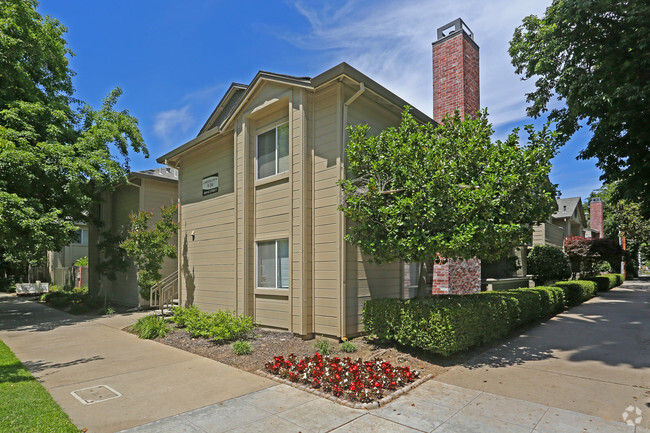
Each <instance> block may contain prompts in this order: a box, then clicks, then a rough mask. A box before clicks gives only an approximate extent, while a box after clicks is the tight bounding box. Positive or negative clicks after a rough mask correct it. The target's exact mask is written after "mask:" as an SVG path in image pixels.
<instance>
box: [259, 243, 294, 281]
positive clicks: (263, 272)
mask: <svg viewBox="0 0 650 433" xmlns="http://www.w3.org/2000/svg"><path fill="white" fill-rule="evenodd" d="M257 287H263V288H271V289H282V288H288V287H289V240H288V239H280V240H275V241H265V242H258V243H257Z"/></svg>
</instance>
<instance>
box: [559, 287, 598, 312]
mask: <svg viewBox="0 0 650 433" xmlns="http://www.w3.org/2000/svg"><path fill="white" fill-rule="evenodd" d="M555 285H556V286H557V287H560V288H561V289H562V290H564V300H565V304H566V306H567V307H573V306H575V305H580V304H582V303H583V302H584V301H586V300H587V299H591V298H593V297H594V296H596V293H597V291H596V283H594V282H593V281H586V280H572V281H558V282H557V283H555Z"/></svg>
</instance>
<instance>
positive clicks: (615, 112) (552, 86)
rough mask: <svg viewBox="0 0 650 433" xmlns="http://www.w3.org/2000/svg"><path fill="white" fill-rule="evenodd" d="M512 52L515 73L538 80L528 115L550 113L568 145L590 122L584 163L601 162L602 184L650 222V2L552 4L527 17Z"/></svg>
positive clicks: (557, 0)
mask: <svg viewBox="0 0 650 433" xmlns="http://www.w3.org/2000/svg"><path fill="white" fill-rule="evenodd" d="M509 52H510V56H511V57H512V64H513V65H514V66H515V67H516V72H517V73H518V74H520V75H522V77H523V79H530V78H535V79H536V81H535V85H536V89H535V91H534V92H531V93H529V94H527V99H528V102H529V103H531V105H530V106H529V107H528V114H529V115H530V116H534V117H538V116H540V115H541V114H542V113H544V112H545V111H547V110H549V109H550V114H549V119H551V120H553V121H556V122H557V129H558V131H560V132H561V133H562V134H563V138H564V140H568V139H569V138H570V137H571V136H572V135H573V134H574V133H575V132H576V131H577V130H578V129H579V128H580V127H581V125H582V124H584V123H586V125H588V126H589V127H590V129H591V130H592V131H593V137H592V138H591V140H590V141H589V143H588V145H587V146H586V148H585V149H584V150H583V151H582V152H581V153H580V156H579V157H580V158H583V159H588V158H592V157H596V158H598V163H597V165H598V167H600V168H601V169H602V170H603V172H604V174H603V176H602V179H603V180H605V181H606V182H610V183H611V182H614V181H618V182H620V186H621V188H619V189H617V193H618V194H620V196H621V197H623V198H627V199H633V200H635V201H636V200H638V201H639V203H640V204H641V205H642V207H641V210H642V212H643V213H644V214H645V215H646V216H650V194H648V184H649V182H650V169H648V167H650V129H649V128H648V125H647V124H648V119H650V3H649V2H648V1H646V0H609V1H603V0H554V1H553V3H552V4H551V6H550V7H549V8H547V9H546V13H545V14H544V16H542V17H537V16H535V15H530V16H528V17H526V18H524V20H523V24H522V25H521V26H519V27H517V29H516V30H515V32H514V36H513V38H512V40H511V42H510V50H509ZM554 96H557V99H558V100H559V101H561V102H562V104H560V105H559V106H558V105H557V104H556V102H551V100H552V98H553V97H554Z"/></svg>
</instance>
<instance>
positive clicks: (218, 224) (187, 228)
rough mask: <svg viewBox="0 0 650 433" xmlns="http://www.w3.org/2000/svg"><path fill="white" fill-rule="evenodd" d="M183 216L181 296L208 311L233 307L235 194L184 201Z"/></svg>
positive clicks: (189, 302) (234, 300)
mask: <svg viewBox="0 0 650 433" xmlns="http://www.w3.org/2000/svg"><path fill="white" fill-rule="evenodd" d="M182 218H183V221H182V239H183V261H182V273H183V299H184V300H185V301H186V302H187V303H188V304H194V305H197V306H198V307H199V308H201V309H202V310H205V311H209V312H214V311H217V310H231V311H234V310H235V307H236V293H235V287H236V286H235V284H236V272H235V260H236V256H235V253H236V245H235V197H234V195H233V194H229V195H224V196H221V197H214V198H210V199H206V200H203V201H200V202H197V203H193V204H187V205H183V207H182ZM192 233H193V234H194V239H192Z"/></svg>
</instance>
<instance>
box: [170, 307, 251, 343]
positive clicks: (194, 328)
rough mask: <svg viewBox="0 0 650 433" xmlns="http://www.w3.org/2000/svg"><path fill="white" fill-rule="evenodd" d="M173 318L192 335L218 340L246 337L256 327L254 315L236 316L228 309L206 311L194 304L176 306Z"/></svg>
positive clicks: (173, 320)
mask: <svg viewBox="0 0 650 433" xmlns="http://www.w3.org/2000/svg"><path fill="white" fill-rule="evenodd" d="M171 320H172V322H174V323H176V325H178V326H179V327H185V329H186V330H187V332H188V333H189V334H190V335H191V336H192V337H205V338H213V339H214V340H216V341H231V340H237V339H240V338H244V337H246V336H247V335H248V334H250V332H251V331H252V330H253V328H254V327H255V326H254V325H253V318H252V317H248V316H236V315H235V314H234V313H232V312H230V311H227V310H226V311H217V312H216V313H206V312H204V311H201V310H199V309H198V308H196V307H194V306H192V307H187V308H186V307H176V308H174V315H173V316H172V318H171Z"/></svg>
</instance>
